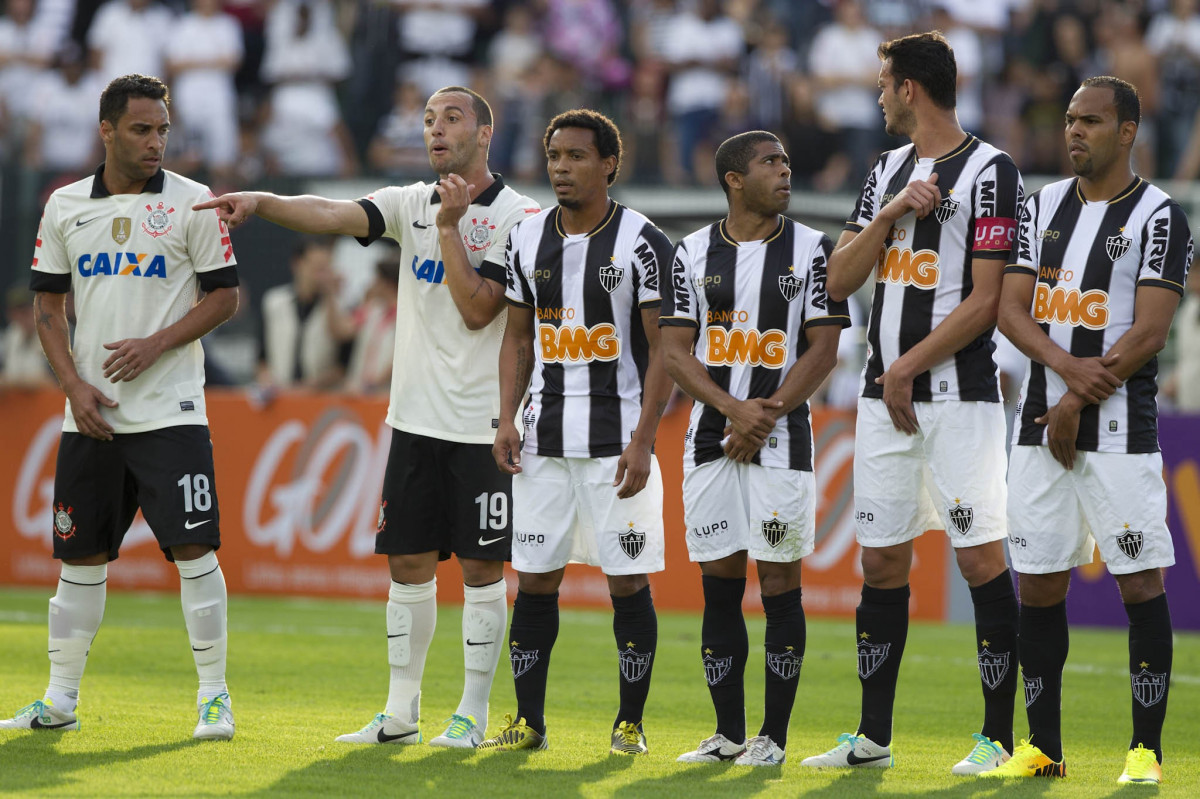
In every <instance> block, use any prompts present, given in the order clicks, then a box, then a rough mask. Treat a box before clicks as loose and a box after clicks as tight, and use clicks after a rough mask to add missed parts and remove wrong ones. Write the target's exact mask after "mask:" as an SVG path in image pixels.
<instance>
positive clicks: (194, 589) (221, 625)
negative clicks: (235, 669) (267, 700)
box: [175, 551, 228, 702]
mask: <svg viewBox="0 0 1200 799" xmlns="http://www.w3.org/2000/svg"><path fill="white" fill-rule="evenodd" d="M175 566H176V568H178V569H179V600H180V603H181V604H182V605H183V620H184V623H185V624H186V625H187V631H188V638H189V639H190V640H191V643H192V658H193V659H194V660H195V661H196V674H197V676H198V677H199V678H200V688H199V691H198V692H197V694H196V697H197V701H200V702H204V701H207V700H209V699H212V698H213V697H215V696H220V695H221V694H223V693H227V691H228V689H227V688H226V686H225V654H226V650H227V643H228V635H227V633H226V608H227V606H228V600H227V598H226V592H225V575H224V574H222V573H221V565H220V564H219V563H217V553H216V552H212V551H210V552H208V553H207V554H205V555H203V556H201V557H199V558H196V559H195V560H177V561H175Z"/></svg>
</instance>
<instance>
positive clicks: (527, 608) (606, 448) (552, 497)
mask: <svg viewBox="0 0 1200 799" xmlns="http://www.w3.org/2000/svg"><path fill="white" fill-rule="evenodd" d="M544 144H545V147H546V161H547V171H548V172H549V174H550V183H551V185H552V186H553V188H554V193H555V196H556V197H557V198H558V205H557V206H555V207H553V208H548V209H546V210H544V211H542V212H541V213H539V214H537V215H535V216H531V217H529V218H527V219H525V220H523V221H522V222H520V223H519V224H518V225H517V226H516V227H515V228H513V231H512V234H511V235H510V237H509V240H508V253H507V258H506V261H507V269H508V291H507V294H506V296H507V299H508V302H509V311H508V325H507V327H506V328H505V330H504V340H503V341H502V342H501V345H500V402H501V405H500V427H499V430H498V431H497V433H496V442H495V445H494V447H493V450H492V452H493V455H494V457H495V459H496V465H497V467H499V469H500V470H501V471H502V472H504V473H506V474H511V475H513V568H514V569H516V571H517V574H518V577H519V579H520V584H519V590H518V592H517V599H516V602H515V603H514V604H513V614H512V625H511V628H510V631H509V647H510V649H509V656H510V660H511V661H512V672H513V680H514V682H515V687H516V693H517V716H516V718H515V719H514V718H512V717H509V720H508V724H507V725H506V727H505V728H504V729H503V730H501V732H500V733H499V734H498V735H496V736H494V737H492V738H490V739H488V740H486V741H484V742H483V743H482V744H480V748H483V749H499V750H509V749H544V748H546V740H547V739H546V721H545V704H546V678H547V673H548V671H549V666H550V653H551V650H552V649H553V647H554V642H555V639H556V638H557V637H558V588H559V586H560V585H561V584H562V579H563V573H564V571H565V567H566V565H567V563H568V561H574V562H581V563H589V564H591V565H595V566H600V568H601V569H602V570H603V571H604V574H605V575H606V576H607V578H608V589H609V593H610V594H611V596H612V603H613V632H614V634H615V636H616V641H617V656H618V661H619V664H620V697H621V705H620V709H619V710H618V712H617V718H616V721H615V722H614V724H613V732H612V747H611V751H612V753H613V754H644V753H645V752H646V751H647V747H646V735H645V731H644V728H643V725H642V713H643V710H644V708H645V704H646V697H647V694H648V692H649V688H650V674H651V670H652V669H653V666H654V653H655V650H656V649H657V641H658V620H657V617H656V616H655V612H654V602H653V600H652V599H651V596H650V581H649V579H648V577H647V574H648V573H650V572H657V571H662V569H663V559H664V544H663V521H662V477H661V475H660V473H659V470H658V461H657V459H656V458H655V457H654V453H653V446H654V436H655V433H656V431H657V430H658V422H659V419H660V418H661V417H662V413H663V410H664V409H665V408H666V405H667V399H668V397H669V396H670V393H671V380H670V378H669V377H668V376H667V373H666V370H665V369H664V368H663V366H662V358H661V356H660V354H659V347H658V338H659V337H658V314H659V293H658V292H659V271H660V269H661V266H662V264H664V263H666V262H667V260H668V259H669V258H670V257H671V243H670V240H669V239H667V237H666V236H665V235H664V234H663V233H662V231H660V230H659V229H658V228H657V227H655V226H654V225H653V224H652V223H651V222H650V221H649V220H648V219H646V217H644V216H642V215H641V214H639V213H638V212H637V211H634V210H632V209H629V208H626V207H624V206H622V205H620V204H619V203H616V202H614V201H613V200H611V199H609V196H608V187H609V186H610V185H611V184H612V182H613V181H614V180H615V179H616V176H617V172H618V170H619V169H620V165H621V135H620V132H619V131H618V130H617V126H616V125H614V124H613V122H612V120H610V119H608V118H607V117H605V116H604V115H603V114H599V113H597V112H595V111H591V110H586V109H579V110H574V111H567V112H566V113H563V114H559V115H558V116H556V117H555V118H554V119H552V120H551V121H550V125H549V126H548V127H547V128H546V133H545V137H544ZM531 378H532V381H533V382H532V385H531V384H530V379H531ZM527 389H528V390H529V401H528V402H527V403H525V405H524V409H523V411H522V409H521V401H522V399H523V398H524V397H525V393H526V390H527ZM518 411H521V420H522V422H523V425H524V428H525V441H524V446H522V443H521V436H520V434H519V433H518V431H517V428H516V425H515V424H514V423H513V419H514V417H515V416H516V414H517V412H518Z"/></svg>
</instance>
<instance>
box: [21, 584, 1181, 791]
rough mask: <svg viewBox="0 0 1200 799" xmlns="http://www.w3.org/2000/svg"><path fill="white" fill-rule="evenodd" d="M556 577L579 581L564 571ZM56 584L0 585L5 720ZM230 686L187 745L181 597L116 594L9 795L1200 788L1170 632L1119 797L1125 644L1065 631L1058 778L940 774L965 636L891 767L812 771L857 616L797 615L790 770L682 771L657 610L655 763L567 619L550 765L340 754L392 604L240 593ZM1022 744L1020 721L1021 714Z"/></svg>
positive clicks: (191, 696) (369, 692) (908, 713)
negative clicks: (616, 749)
mask: <svg viewBox="0 0 1200 799" xmlns="http://www.w3.org/2000/svg"><path fill="white" fill-rule="evenodd" d="M568 579H570V576H569V575H568ZM49 595H50V589H46V590H29V589H0V653H2V657H0V713H4V714H10V713H12V712H14V711H16V710H17V709H18V708H20V707H21V706H23V705H25V704H27V703H28V702H30V701H32V700H33V699H36V698H40V697H41V694H42V690H43V689H44V688H45V682H46V676H47V662H46V656H45V648H46V647H45V644H46V600H47V599H48V597H49ZM459 615H460V614H459V609H458V608H457V607H446V608H443V609H442V612H441V616H440V619H439V626H438V631H437V637H436V639H435V641H434V644H433V647H432V649H431V652H430V656H429V660H428V662H427V665H426V669H425V685H424V696H423V699H424V701H423V707H422V714H423V718H422V730H423V733H424V735H425V737H426V739H429V738H431V737H433V736H434V735H437V734H438V733H440V732H441V730H442V720H443V719H444V718H446V717H447V716H449V715H450V713H451V712H452V711H453V710H454V708H455V707H456V705H457V702H458V698H459V692H460V690H461V680H462V654H461V644H460V643H459ZM229 619H230V647H229V648H230V656H229V684H230V688H231V692H232V694H233V700H234V710H235V713H236V717H237V737H236V738H235V739H234V740H233V741H232V742H231V743H219V742H206V743H195V742H193V741H192V740H191V732H192V727H193V726H194V724H195V713H194V707H195V704H194V703H195V671H194V669H193V666H192V660H191V655H190V652H189V648H188V642H187V637H186V633H185V631H184V626H183V620H182V615H181V612H180V609H179V601H178V598H177V597H175V596H170V595H144V594H126V593H116V592H113V593H110V595H109V598H108V606H107V610H106V613H105V619H104V625H103V627H102V628H101V630H100V634H99V636H98V637H97V639H96V642H95V645H94V646H93V647H92V653H91V657H90V659H89V662H88V671H87V675H86V677H85V678H84V683H83V705H82V707H81V716H80V718H81V720H82V723H83V728H82V729H81V730H80V731H78V732H69V733H39V734H36V735H35V734H32V733H28V732H10V731H2V732H0V794H3V795H6V796H71V797H90V796H167V795H182V796H210V795H236V796H356V797H370V796H403V797H410V796H411V797H417V796H438V797H459V796H468V795H475V796H479V797H482V796H488V795H490V796H514V797H522V798H524V797H543V796H544V797H560V796H566V797H571V796H581V797H607V796H616V797H624V798H626V799H640V797H656V796H662V797H680V796H689V797H700V796H722V797H724V796H730V797H743V796H772V797H774V796H781V797H782V796H788V797H790V796H801V795H803V796H819V797H845V796H937V797H946V798H947V799H951V798H956V797H975V796H980V797H993V796H994V797H999V796H1004V797H1007V796H1033V795H1037V796H1047V797H1055V796H1089V797H1092V796H1119V795H1125V796H1127V795H1142V794H1150V793H1156V794H1157V793H1161V794H1162V795H1163V796H1179V797H1185V796H1188V797H1194V796H1197V795H1200V746H1197V742H1198V741H1200V713H1198V712H1197V710H1198V709H1200V699H1198V694H1200V636H1197V635H1195V634H1186V635H1179V636H1178V637H1177V644H1176V649H1175V669H1174V671H1175V675H1174V677H1175V678H1174V684H1173V686H1172V688H1171V709H1170V713H1169V715H1168V718H1167V727H1166V731H1165V735H1164V737H1165V741H1166V744H1167V760H1166V763H1165V774H1166V782H1165V784H1164V785H1163V786H1162V789H1161V790H1160V791H1156V790H1155V789H1153V788H1149V789H1147V788H1144V787H1141V786H1124V787H1122V786H1118V785H1117V784H1116V778H1117V776H1118V775H1119V774H1120V773H1121V769H1122V767H1123V763H1124V752H1125V747H1126V744H1127V743H1128V735H1129V725H1130V721H1129V705H1130V695H1129V687H1128V680H1129V678H1128V673H1127V671H1126V668H1125V664H1126V657H1127V656H1126V638H1125V634H1124V632H1123V631H1116V632H1110V631H1098V630H1092V629H1075V630H1072V632H1071V656H1070V660H1069V662H1068V666H1067V673H1066V676H1065V688H1064V693H1065V695H1064V698H1063V719H1064V727H1065V729H1064V739H1065V746H1066V758H1067V771H1068V777H1067V779H1066V780H1061V781H1048V780H1027V781H1023V782H1021V783H1017V784H1013V783H1008V784H996V783H991V782H986V781H982V780H978V779H962V778H956V777H952V776H951V775H950V766H951V765H953V764H954V763H955V762H956V761H957V760H958V759H959V758H961V757H962V756H963V755H965V754H966V753H967V751H968V749H969V748H970V744H971V740H970V737H969V736H970V733H971V732H974V731H976V730H978V725H979V721H980V719H981V717H982V702H981V699H980V689H979V682H978V679H979V678H978V675H977V672H976V669H975V664H974V649H973V646H972V631H971V630H970V629H969V628H967V627H965V626H961V625H958V626H955V625H945V626H941V625H928V624H913V626H912V629H911V631H910V633H909V639H908V648H907V651H906V653H905V659H904V665H903V667H902V668H901V676H900V687H899V691H898V698H897V706H896V726H895V739H894V744H893V748H894V751H895V752H896V756H897V767H896V768H895V769H892V770H887V771H876V770H871V771H870V772H814V771H810V770H807V769H801V768H800V767H799V765H798V763H799V761H800V760H801V759H802V758H804V757H805V756H807V755H810V754H815V753H817V752H820V751H824V750H825V749H827V748H829V747H830V746H831V745H832V744H833V743H834V739H835V737H836V736H837V734H838V733H839V732H844V731H847V730H853V727H854V725H855V723H856V722H857V720H858V697H859V691H858V680H857V677H856V674H855V654H854V648H853V634H852V632H851V630H852V627H851V626H850V624H849V623H848V622H843V621H827V620H810V621H809V624H808V653H807V657H806V658H805V663H804V669H803V671H802V672H801V676H800V689H799V693H798V696H797V701H796V709H795V712H794V713H793V715H792V725H791V732H790V740H789V743H788V755H789V758H790V759H789V762H788V764H787V765H785V766H784V767H783V768H782V770H775V769H746V768H734V767H732V766H729V765H714V766H684V765H682V764H677V763H675V757H676V756H677V755H678V754H680V753H681V752H684V751H686V750H688V749H691V748H693V747H694V746H695V744H696V743H697V742H698V741H700V740H701V739H702V738H704V737H706V736H707V735H709V734H711V732H712V729H713V714H712V708H711V705H710V704H709V699H708V692H707V690H706V688H705V685H704V681H703V677H702V672H701V668H700V665H699V663H698V658H699V655H698V649H699V635H700V618H699V616H698V615H687V614H668V613H662V614H660V616H659V624H660V630H659V650H658V656H657V660H656V663H655V668H654V683H653V687H652V689H651V693H650V704H649V706H648V708H647V713H646V719H645V722H646V730H647V733H648V736H649V741H650V754H649V755H648V756H646V757H640V758H628V757H617V756H610V755H609V754H608V746H609V731H610V730H611V725H612V721H613V718H612V717H613V714H614V713H615V709H616V695H617V665H616V647H615V644H614V642H613V639H612V621H611V619H612V616H611V613H610V612H604V611H577V610H567V611H564V612H563V614H562V627H561V632H560V634H559V638H558V644H557V646H556V647H555V650H554V655H553V661H552V664H551V669H550V686H549V696H548V697H547V710H548V713H547V723H548V732H549V735H550V749H549V750H548V751H545V752H530V753H526V752H516V753H503V752H490V753H486V754H475V753H473V752H463V751H461V750H437V749H433V748H431V747H429V746H424V745H422V746H405V747H391V746H368V747H356V746H350V745H344V744H336V743H334V742H333V738H334V736H335V735H337V734H339V733H343V732H349V731H353V730H355V729H357V728H359V727H361V726H362V725H363V724H365V723H366V722H367V721H369V720H370V718H371V716H372V715H373V714H374V713H376V712H377V711H379V710H381V709H382V706H383V703H384V700H385V698H386V692H387V664H386V661H385V646H384V640H383V600H382V598H381V600H380V601H379V602H377V603H363V602H341V601H315V600H266V599H248V598H235V599H234V600H233V601H232V602H231V603H230V610H229ZM748 622H749V626H750V642H751V644H750V651H751V657H750V665H749V667H748V669H747V672H748V684H747V697H748V699H749V703H748V704H749V707H748V709H747V715H748V719H747V721H748V726H749V728H750V730H751V732H754V731H757V725H758V723H759V722H760V721H761V714H762V708H761V705H762V699H761V697H762V686H763V679H762V670H763V660H762V650H761V642H762V634H763V620H762V616H761V613H760V614H750V617H749V619H748ZM507 671H508V670H507V667H506V665H504V664H501V671H500V674H499V676H498V677H497V679H496V683H495V687H494V689H493V691H492V702H491V715H492V717H491V724H490V727H489V731H490V732H494V731H495V730H496V729H497V728H498V725H499V722H501V720H502V719H503V716H504V714H505V713H506V712H513V711H514V710H515V700H514V698H513V689H512V681H511V679H510V678H509V676H508V673H507ZM1017 729H1018V735H1020V732H1022V731H1023V730H1024V729H1025V720H1024V713H1023V709H1021V708H1018V714H1017Z"/></svg>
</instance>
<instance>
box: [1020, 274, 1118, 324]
mask: <svg viewBox="0 0 1200 799" xmlns="http://www.w3.org/2000/svg"><path fill="white" fill-rule="evenodd" d="M1033 318H1034V319H1036V320H1037V321H1039V322H1054V323H1056V324H1060V325H1071V326H1072V327H1080V326H1082V327H1086V328H1087V329H1088V330H1103V329H1104V328H1105V327H1107V326H1108V294H1106V293H1105V292H1103V291H1101V290H1100V289H1092V290H1091V291H1085V292H1080V291H1079V289H1068V288H1064V287H1062V286H1047V285H1046V284H1045V283H1038V284H1037V291H1035V292H1034V297H1033Z"/></svg>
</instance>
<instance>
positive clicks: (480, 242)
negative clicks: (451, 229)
mask: <svg viewBox="0 0 1200 799" xmlns="http://www.w3.org/2000/svg"><path fill="white" fill-rule="evenodd" d="M495 229H496V226H495V225H493V224H491V223H490V222H489V221H488V218H487V217H484V218H483V219H472V220H471V229H470V230H468V231H467V232H466V234H465V235H464V236H463V245H464V246H466V248H467V249H468V250H470V251H471V252H479V251H480V250H486V249H487V248H488V247H491V246H492V231H493V230H495Z"/></svg>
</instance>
